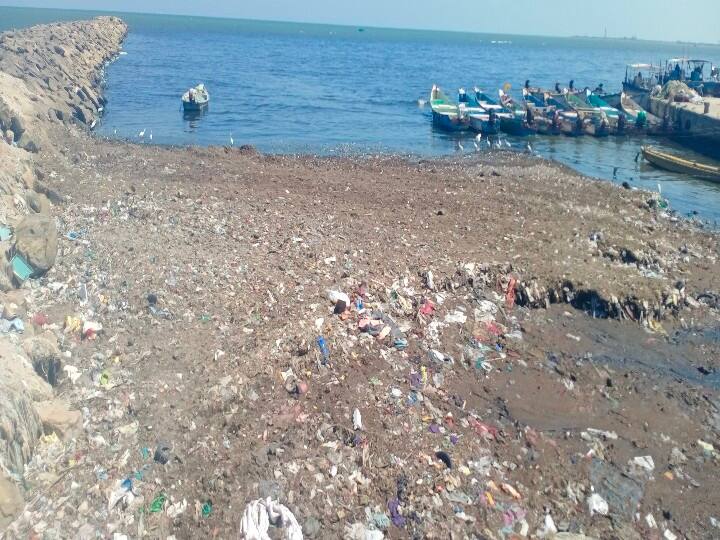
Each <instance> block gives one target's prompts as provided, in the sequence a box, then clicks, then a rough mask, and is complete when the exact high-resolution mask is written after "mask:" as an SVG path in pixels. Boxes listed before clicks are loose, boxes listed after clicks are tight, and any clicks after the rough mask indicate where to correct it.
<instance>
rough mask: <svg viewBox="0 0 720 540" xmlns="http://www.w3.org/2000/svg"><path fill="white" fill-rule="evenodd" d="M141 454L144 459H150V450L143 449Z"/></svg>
mask: <svg viewBox="0 0 720 540" xmlns="http://www.w3.org/2000/svg"><path fill="white" fill-rule="evenodd" d="M140 453H141V454H142V457H143V459H148V458H149V457H150V449H149V448H141V449H140Z"/></svg>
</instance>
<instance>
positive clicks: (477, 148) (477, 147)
mask: <svg viewBox="0 0 720 540" xmlns="http://www.w3.org/2000/svg"><path fill="white" fill-rule="evenodd" d="M473 144H474V145H475V150H476V151H478V152H479V151H480V147H479V146H478V143H477V142H476V141H473Z"/></svg>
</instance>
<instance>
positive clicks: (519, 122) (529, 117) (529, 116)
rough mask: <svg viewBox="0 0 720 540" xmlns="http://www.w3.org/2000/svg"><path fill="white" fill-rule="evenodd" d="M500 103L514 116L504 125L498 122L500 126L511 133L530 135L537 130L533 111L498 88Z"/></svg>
mask: <svg viewBox="0 0 720 540" xmlns="http://www.w3.org/2000/svg"><path fill="white" fill-rule="evenodd" d="M498 96H499V98H500V103H502V105H503V107H505V109H506V110H507V111H508V112H509V113H511V114H512V115H513V116H514V119H513V121H512V122H508V123H507V124H506V125H503V124H502V121H501V123H500V128H501V129H502V130H503V131H505V132H506V133H509V134H511V135H519V136H525V135H532V134H534V133H537V132H538V123H537V122H536V121H535V120H536V118H535V113H534V112H533V110H532V109H531V108H529V107H527V106H523V105H522V104H520V103H517V102H516V101H515V100H514V99H513V98H512V97H511V96H509V95H508V94H506V93H505V92H504V91H502V90H498Z"/></svg>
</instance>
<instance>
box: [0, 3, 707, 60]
mask: <svg viewBox="0 0 720 540" xmlns="http://www.w3.org/2000/svg"><path fill="white" fill-rule="evenodd" d="M0 9H9V10H17V11H24V10H25V11H27V10H30V11H44V12H56V13H58V12H64V13H78V14H80V15H81V17H82V18H88V16H91V17H94V16H116V17H121V18H123V17H124V16H126V15H131V16H144V17H172V18H191V19H209V20H222V21H238V22H247V23H254V24H268V25H270V24H288V25H297V26H311V27H318V28H322V27H325V28H335V29H338V28H342V29H349V30H352V31H353V32H357V33H372V31H373V30H376V31H383V32H409V33H417V34H427V33H433V34H451V35H457V36H467V37H472V36H475V37H477V36H486V37H488V38H505V39H510V40H512V39H515V40H518V39H523V38H531V39H552V40H572V39H587V40H603V41H608V42H611V41H617V42H625V41H633V42H637V43H642V44H647V45H653V44H658V45H665V46H667V45H672V46H676V45H683V46H694V47H717V48H718V49H719V50H720V42H718V43H708V42H693V41H677V40H676V41H663V40H657V39H645V38H631V37H607V38H606V37H602V36H582V35H569V36H553V35H547V34H516V33H495V32H472V31H468V30H441V29H431V28H403V27H390V26H373V25H349V24H332V23H319V22H311V21H283V20H273V19H254V18H246V17H213V16H208V15H191V14H181V13H149V12H139V11H118V10H104V9H87V10H85V9H69V8H68V9H65V8H39V7H26V6H5V5H0ZM0 31H3V28H2V26H0Z"/></svg>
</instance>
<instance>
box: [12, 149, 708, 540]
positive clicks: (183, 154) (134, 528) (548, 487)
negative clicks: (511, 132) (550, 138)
mask: <svg viewBox="0 0 720 540" xmlns="http://www.w3.org/2000/svg"><path fill="white" fill-rule="evenodd" d="M59 150H60V153H61V154H62V155H63V156H64V159H55V158H53V159H47V160H42V159H39V160H38V173H39V176H40V178H41V180H42V183H43V184H44V185H45V186H46V188H47V191H48V193H49V194H50V195H51V198H54V199H55V200H56V201H57V202H58V204H57V216H58V219H59V223H60V227H59V228H60V232H61V233H62V234H63V235H66V234H67V233H70V232H73V233H76V234H74V235H72V236H73V239H72V240H70V239H68V238H67V237H66V238H64V240H63V241H62V245H61V248H60V251H61V253H60V258H59V262H58V264H57V265H56V266H55V267H54V268H53V269H52V270H51V271H50V272H49V273H48V274H47V275H46V276H45V277H43V278H42V279H41V280H40V282H39V284H38V285H37V286H36V287H35V288H34V289H33V294H34V295H35V297H36V302H37V304H38V305H41V306H42V310H43V313H45V314H47V315H48V317H49V324H51V325H52V324H55V325H57V328H58V329H61V328H62V327H63V325H64V324H65V322H64V321H65V319H66V317H67V316H68V315H73V314H75V313H82V314H83V315H84V318H86V319H87V318H89V316H92V317H94V318H95V319H97V320H99V321H101V322H102V325H103V330H102V332H100V333H99V334H98V335H97V337H96V338H95V339H81V337H80V336H79V334H77V333H73V332H72V331H70V332H68V331H67V329H66V330H65V333H64V336H65V337H64V342H63V348H64V349H65V350H67V351H71V353H70V358H69V359H68V360H67V364H68V365H72V366H74V367H75V368H77V370H78V373H80V376H79V378H77V379H76V380H75V382H74V383H73V382H72V381H71V380H69V378H66V379H65V380H64V381H63V382H62V383H61V386H60V388H61V389H62V390H61V391H62V393H63V394H65V395H67V396H69V397H71V399H72V400H73V402H74V403H76V404H77V406H78V407H80V408H82V410H83V414H84V427H83V431H82V433H80V434H78V436H77V437H76V438H75V439H74V440H72V441H68V442H65V443H62V442H53V441H50V442H48V445H47V448H45V450H44V451H45V454H44V455H45V456H51V457H45V458H44V459H38V460H37V464H36V469H35V470H36V478H37V480H36V481H37V484H32V482H31V485H30V486H29V488H30V493H31V494H40V496H39V497H38V498H37V499H36V500H35V502H34V503H33V504H31V505H30V506H29V508H28V509H27V512H26V515H25V518H24V519H20V520H19V521H18V522H16V525H15V527H16V530H17V531H18V534H19V536H20V537H24V536H25V535H26V534H27V531H28V530H31V527H32V526H34V527H35V529H34V530H35V531H36V534H35V535H34V536H35V537H38V538H40V537H53V538H54V537H58V538H65V537H72V536H73V535H79V536H81V537H87V538H90V537H92V538H94V537H95V534H96V532H97V534H99V535H100V536H102V537H108V538H109V537H112V535H113V534H115V533H118V534H125V535H127V537H129V538H135V537H140V536H143V535H144V536H145V537H149V538H166V537H170V536H172V535H174V536H175V537H176V538H210V537H214V538H235V537H237V535H238V532H239V530H240V521H241V517H242V515H243V509H244V508H245V505H246V504H247V503H248V502H250V501H252V500H254V499H257V498H260V497H268V496H270V497H273V498H274V499H277V500H279V502H281V503H282V504H285V505H286V506H287V507H288V508H289V509H290V510H291V511H292V512H293V513H294V515H295V517H296V518H297V519H298V521H299V523H300V525H301V526H303V528H304V531H305V537H315V538H340V537H345V538H375V537H381V536H373V535H378V534H383V535H385V536H386V537H388V538H520V537H532V538H542V537H547V538H552V537H558V538H561V537H565V538H582V536H581V535H582V534H585V535H587V537H592V538H602V539H606V538H622V539H625V538H673V537H674V536H673V535H677V537H684V538H715V537H717V536H718V534H720V529H717V528H716V527H715V525H717V522H716V521H715V518H718V519H720V492H719V491H718V489H717V487H716V485H715V482H713V480H712V479H713V478H714V477H715V476H716V475H717V471H718V454H717V452H716V451H715V449H714V447H715V446H717V445H718V444H720V440H719V439H718V428H720V422H719V420H720V417H718V412H719V411H718V406H720V402H718V401H717V389H718V376H717V372H716V369H717V367H718V366H717V364H718V361H717V351H718V348H719V347H720V329H719V328H718V315H717V311H716V304H715V302H716V299H717V297H716V296H715V294H714V293H713V292H712V291H717V290H718V277H717V276H718V273H717V256H718V252H717V251H718V250H717V237H716V236H715V235H714V234H712V233H708V232H706V231H703V230H702V229H701V228H699V227H698V226H697V225H696V224H693V223H689V222H687V221H684V220H680V219H678V218H676V217H675V216H674V215H673V214H672V213H671V212H669V211H668V210H667V209H664V208H663V206H664V205H663V204H662V201H660V200H658V198H657V197H656V196H654V195H652V194H649V193H646V192H638V191H632V190H625V189H622V188H621V187H619V186H613V185H610V184H608V183H604V182H598V181H592V180H589V179H585V178H581V177H579V176H577V175H576V174H574V173H572V172H571V171H568V170H566V169H563V168H560V167H559V166H556V165H553V164H550V163H547V162H544V161H540V160H537V159H534V158H531V157H528V156H520V155H517V154H512V153H498V154H491V155H484V156H483V157H481V158H480V157H475V156H472V157H468V156H462V157H458V158H456V159H448V160H446V161H424V160H419V161H417V160H416V161H410V160H406V159H401V158H393V157H380V158H357V159H323V158H316V157H291V156H288V157H282V156H263V155H260V154H257V153H255V152H254V151H253V150H252V149H249V148H243V149H229V148H226V149H220V148H215V149H195V148H192V149H164V148H159V147H153V146H148V145H131V144H127V143H121V142H108V141H99V140H95V139H89V138H87V137H86V136H84V135H79V136H77V137H73V138H69V139H68V138H66V139H65V142H64V143H63V144H61V145H59ZM512 280H516V281H517V284H516V285H514V284H513V283H514V281H512ZM328 290H336V291H341V292H344V293H346V294H348V296H349V298H350V303H351V306H349V309H348V310H347V311H345V312H343V310H342V306H340V307H339V308H336V305H335V304H334V303H333V302H331V301H330V300H328ZM78 291H80V293H79V292H78ZM85 291H87V294H85ZM358 298H360V300H361V302H362V307H363V309H364V311H363V312H360V311H359V309H358V305H357V300H358ZM334 311H336V312H339V313H334ZM378 311H382V312H383V313H384V314H385V315H386V316H390V317H391V318H392V322H388V320H389V319H386V320H385V322H384V323H383V324H382V325H381V327H382V326H384V325H385V324H388V325H389V327H393V328H394V325H395V323H397V325H398V326H399V328H398V332H399V333H396V332H395V331H393V332H391V334H390V335H389V336H387V337H385V338H384V339H380V337H382V334H381V336H380V337H375V336H372V335H370V333H368V332H365V331H363V330H362V329H361V328H359V324H364V323H361V322H360V321H362V319H364V318H367V316H368V314H370V313H372V312H376V314H375V318H378V317H379V316H380V315H379V314H378V313H377V312H378ZM371 318H372V317H371ZM318 336H323V337H324V339H325V340H326V341H327V345H328V349H329V358H328V359H327V361H325V360H324V359H323V357H322V354H321V352H320V350H319V347H318V345H317V344H316V338H317V337H318ZM398 337H400V339H402V338H404V339H406V340H407V346H406V347H404V343H403V342H402V341H400V342H398V341H397V338H398ZM433 351H437V352H438V353H439V354H436V353H434V352H433ZM449 357H451V358H449ZM288 369H292V373H293V375H294V377H295V378H294V379H293V377H292V376H289V377H288V375H289V374H288ZM283 373H284V374H285V377H287V379H286V380H285V379H284V375H283ZM356 409H357V411H358V412H359V413H360V417H361V424H362V427H361V428H360V429H355V427H358V426H354V421H353V414H354V411H355V410H356ZM158 445H160V446H161V447H167V448H168V450H163V451H162V452H163V454H164V455H165V457H167V462H166V463H165V464H162V463H161V461H164V459H162V457H163V456H160V457H161V459H160V460H157V459H154V457H158V456H157V455H156V448H158ZM713 445H714V446H713ZM647 456H650V457H651V460H650V461H651V466H648V460H647V459H646V457H647ZM635 458H640V459H639V463H641V464H640V465H637V464H635V465H633V463H632V460H633V459H635ZM642 464H645V468H643V466H642ZM41 473H42V474H41ZM30 477H31V478H32V475H30ZM127 479H130V484H128V483H127ZM123 481H126V484H125V488H128V487H129V486H130V485H131V486H132V487H131V488H130V489H125V488H123V486H122V482H123ZM123 489H125V491H123ZM118 490H119V492H118ZM113 492H115V493H119V495H118V496H116V497H115V498H113ZM128 493H130V495H128ZM118 497H120V499H119V500H117V499H118ZM163 497H164V498H165V500H163ZM589 501H592V502H594V503H598V501H600V503H599V504H600V506H599V507H598V506H594V507H593V512H592V514H593V515H591V511H590V505H589ZM603 501H604V502H605V503H606V504H607V506H606V507H605V508H604V509H603V508H602V502H603ZM153 502H155V503H156V504H155V506H153ZM185 504H186V506H185ZM12 534H13V533H11V535H10V537H11V538H13V537H14V536H13V535H12ZM53 534H54V535H55V536H53ZM573 534H575V535H577V536H572V535H573ZM43 535H44V536H43ZM82 535H85V536H82ZM30 536H33V534H32V533H31V534H30Z"/></svg>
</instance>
